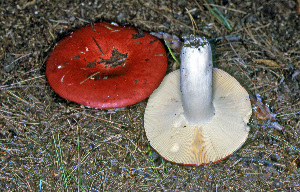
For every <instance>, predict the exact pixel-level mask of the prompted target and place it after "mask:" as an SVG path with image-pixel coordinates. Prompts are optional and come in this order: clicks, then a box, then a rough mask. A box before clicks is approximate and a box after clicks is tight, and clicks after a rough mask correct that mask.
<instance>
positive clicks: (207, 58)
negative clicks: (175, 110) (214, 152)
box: [180, 35, 214, 125]
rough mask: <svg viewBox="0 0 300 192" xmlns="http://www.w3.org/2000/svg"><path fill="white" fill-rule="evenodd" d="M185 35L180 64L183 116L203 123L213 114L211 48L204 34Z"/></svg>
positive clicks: (190, 120)
mask: <svg viewBox="0 0 300 192" xmlns="http://www.w3.org/2000/svg"><path fill="white" fill-rule="evenodd" d="M184 39H185V42H184V45H183V48H182V50H181V64H180V73H181V74H180V89H181V96H182V103H183V110H184V116H185V118H186V119H187V121H189V122H190V123H192V124H195V125H203V124H205V123H207V122H209V121H210V120H211V118H212V117H213V116H214V106H213V104H212V70H213V64H212V54H211V48H210V45H209V43H208V41H207V40H206V39H205V38H200V37H197V36H194V35H190V36H186V37H184Z"/></svg>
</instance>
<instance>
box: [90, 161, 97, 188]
mask: <svg viewBox="0 0 300 192" xmlns="http://www.w3.org/2000/svg"><path fill="white" fill-rule="evenodd" d="M96 161H97V159H96V158H95V159H94V165H93V169H92V173H91V177H90V181H89V185H88V186H89V187H88V191H90V190H91V188H92V176H93V174H94V169H95V166H96Z"/></svg>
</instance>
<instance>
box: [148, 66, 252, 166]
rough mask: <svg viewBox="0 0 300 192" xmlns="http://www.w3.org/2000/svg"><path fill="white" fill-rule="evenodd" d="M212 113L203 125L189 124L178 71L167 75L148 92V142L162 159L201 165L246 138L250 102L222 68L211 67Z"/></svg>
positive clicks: (231, 148) (214, 159)
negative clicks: (182, 99)
mask: <svg viewBox="0 0 300 192" xmlns="http://www.w3.org/2000/svg"><path fill="white" fill-rule="evenodd" d="M213 105H214V107H215V115H214V117H213V118H212V120H211V121H210V122H208V123H207V124H205V125H203V126H196V125H190V124H189V123H188V122H187V121H186V119H185V117H184V115H183V107H182V102H181V95H180V71H179V70H177V71H174V72H172V73H170V74H169V75H167V76H166V77H165V78H164V80H163V81H162V83H161V85H160V86H159V88H157V89H156V90H155V91H154V92H153V94H152V95H151V96H150V98H149V101H148V104H147V108H146V111H145V118H144V123H145V131H146V135H147V138H148V140H149V143H150V145H151V146H152V147H153V148H154V149H155V150H156V151H157V152H158V153H159V154H160V155H161V156H162V157H164V158H165V159H166V160H168V161H172V162H175V163H180V164H190V165H201V164H206V163H210V162H215V161H218V160H221V159H223V158H225V157H227V156H228V155H230V154H232V153H233V152H234V151H236V150H237V149H238V148H239V147H240V146H241V145H242V144H243V143H244V142H245V140H246V139H247V137H248V132H249V127H248V126H247V123H248V121H249V118H250V116H251V113H252V110H251V104H250V100H249V95H248V93H247V91H246V90H245V89H244V88H243V87H242V86H241V85H240V84H239V83H238V81H237V80H236V79H235V78H233V77H232V76H230V75H229V74H228V73H226V72H224V71H223V70H220V69H216V68H214V70H213Z"/></svg>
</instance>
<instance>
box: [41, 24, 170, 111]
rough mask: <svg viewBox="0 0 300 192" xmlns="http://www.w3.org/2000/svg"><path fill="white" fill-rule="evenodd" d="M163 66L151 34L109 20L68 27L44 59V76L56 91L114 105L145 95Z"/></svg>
mask: <svg viewBox="0 0 300 192" xmlns="http://www.w3.org/2000/svg"><path fill="white" fill-rule="evenodd" d="M166 70H167V57H166V51H165V48H164V46H163V44H162V43H161V42H160V41H159V40H158V39H157V38H156V37H154V36H152V35H150V34H148V33H145V32H141V31H137V30H136V29H134V28H131V27H123V26H116V25H112V24H109V23H95V24H92V25H87V26H84V27H82V28H80V29H78V30H76V31H75V32H73V33H71V34H70V35H69V36H67V37H66V38H64V39H63V40H61V41H60V42H59V43H58V44H57V45H56V47H55V48H54V49H53V51H52V52H51V54H50V55H49V57H48V59H47V61H46V76H47V79H48V81H49V84H50V86H51V87H52V88H53V89H54V91H55V92H56V93H58V94H59V95H60V96H61V97H63V98H65V99H68V100H70V101H74V102H76V103H79V104H81V105H84V106H90V107H95V108H119V107H124V106H128V105H132V104H135V103H137V102H139V101H141V100H143V99H145V98H147V97H148V96H149V95H150V94H151V93H152V92H153V90H154V89H156V88H157V87H158V86H159V84H160V82H161V81H162V79H163V77H164V75H165V73H166Z"/></svg>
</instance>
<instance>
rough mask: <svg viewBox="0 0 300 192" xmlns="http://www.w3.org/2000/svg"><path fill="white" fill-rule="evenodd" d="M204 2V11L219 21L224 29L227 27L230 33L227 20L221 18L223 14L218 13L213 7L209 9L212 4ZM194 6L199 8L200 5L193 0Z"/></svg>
mask: <svg viewBox="0 0 300 192" xmlns="http://www.w3.org/2000/svg"><path fill="white" fill-rule="evenodd" d="M203 1H204V4H203V5H204V7H205V8H206V9H208V11H209V12H210V13H211V14H212V15H213V16H214V17H215V18H216V19H217V20H218V21H220V22H221V23H222V24H223V25H224V26H225V27H227V29H228V30H229V31H232V27H231V26H230V24H229V23H228V21H227V19H226V18H225V17H224V16H223V14H222V13H221V12H220V11H219V9H218V8H217V7H213V8H211V6H210V5H209V4H213V2H212V1H211V0H203ZM195 2H196V4H197V6H198V7H200V5H199V4H198V2H197V1H196V0H195Z"/></svg>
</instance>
